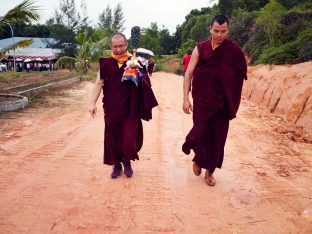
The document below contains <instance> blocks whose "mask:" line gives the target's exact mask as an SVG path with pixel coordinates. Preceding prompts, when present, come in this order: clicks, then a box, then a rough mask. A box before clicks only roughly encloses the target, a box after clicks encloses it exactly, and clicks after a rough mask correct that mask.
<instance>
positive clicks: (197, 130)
mask: <svg viewBox="0 0 312 234" xmlns="http://www.w3.org/2000/svg"><path fill="white" fill-rule="evenodd" d="M228 30H229V21H228V19H227V18H226V17H225V16H224V15H217V16H215V17H214V18H213V20H212V23H211V25H210V33H211V39H210V40H207V41H203V42H200V43H198V44H197V46H196V47H195V49H194V50H193V53H192V57H191V61H190V63H189V66H188V68H187V71H186V73H185V79H184V83H183V94H184V97H183V98H184V100H183V111H184V112H185V113H187V114H190V111H193V127H192V129H191V131H190V132H189V133H188V135H187V136H186V141H185V143H184V144H183V146H182V150H183V152H184V153H185V154H190V150H191V149H192V150H193V151H194V153H195V156H194V158H193V172H194V174H195V175H196V176H199V175H200V174H201V170H202V168H204V169H206V172H205V182H206V183H207V184H208V185H210V186H213V185H215V183H216V180H215V178H214V177H213V173H214V171H215V169H216V168H217V167H218V168H221V166H222V162H223V157H224V145H225V142H226V138H227V133H228V128H229V120H231V119H233V118H235V117H236V112H237V110H238V107H239V104H240V99H241V92H242V85H243V80H244V79H247V75H246V72H247V65H246V59H245V56H244V54H243V52H242V50H241V48H240V47H239V46H238V45H237V44H236V43H235V42H233V41H231V40H229V39H227V34H228ZM191 83H192V97H193V106H192V104H191V103H190V101H189V90H190V87H191Z"/></svg>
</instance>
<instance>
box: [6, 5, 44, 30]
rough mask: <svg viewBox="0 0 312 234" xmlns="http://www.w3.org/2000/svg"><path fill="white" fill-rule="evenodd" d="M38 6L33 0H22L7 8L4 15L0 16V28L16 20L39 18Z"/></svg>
mask: <svg viewBox="0 0 312 234" xmlns="http://www.w3.org/2000/svg"><path fill="white" fill-rule="evenodd" d="M39 10H40V8H39V7H38V6H36V5H35V1H34V0H24V1H23V2H22V3H21V4H19V5H17V6H16V7H14V8H13V9H11V10H9V11H8V12H7V13H6V14H5V15H4V16H0V29H1V28H3V27H4V26H5V25H8V24H14V23H16V22H20V21H22V22H27V23H28V22H31V21H36V20H38V19H39V14H38V11H39Z"/></svg>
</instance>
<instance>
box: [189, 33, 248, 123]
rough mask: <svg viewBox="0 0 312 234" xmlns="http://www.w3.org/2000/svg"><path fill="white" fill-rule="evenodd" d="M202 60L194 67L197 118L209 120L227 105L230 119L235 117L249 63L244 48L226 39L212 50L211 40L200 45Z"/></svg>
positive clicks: (194, 94)
mask: <svg viewBox="0 0 312 234" xmlns="http://www.w3.org/2000/svg"><path fill="white" fill-rule="evenodd" d="M197 48H198V51H199V61H198V64H197V66H196V68H195V70H194V78H193V92H192V95H193V100H194V119H199V120H203V119H207V118H208V117H210V116H212V115H213V114H214V113H216V111H218V109H220V108H222V107H225V108H226V109H227V110H228V112H229V117H230V119H233V118H235V117H236V113H237V110H238V107H239V104H240V100H241V92H242V86H243V80H244V79H247V75H246V74H247V64H246V59H245V56H244V53H243V52H242V50H241V48H240V47H239V46H238V45H237V44H236V43H235V42H233V41H231V40H229V39H226V40H225V41H224V42H223V43H222V44H221V45H220V46H219V47H217V48H216V49H215V50H212V47H211V41H210V40H208V41H204V42H200V43H198V44H197Z"/></svg>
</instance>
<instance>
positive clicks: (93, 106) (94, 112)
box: [89, 104, 97, 118]
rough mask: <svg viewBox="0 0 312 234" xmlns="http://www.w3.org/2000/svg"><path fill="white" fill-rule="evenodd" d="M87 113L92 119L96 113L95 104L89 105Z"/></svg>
mask: <svg viewBox="0 0 312 234" xmlns="http://www.w3.org/2000/svg"><path fill="white" fill-rule="evenodd" d="M89 112H90V114H91V116H92V118H94V117H95V116H96V112H97V108H96V104H91V105H90V108H89Z"/></svg>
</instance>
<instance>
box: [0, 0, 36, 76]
mask: <svg viewBox="0 0 312 234" xmlns="http://www.w3.org/2000/svg"><path fill="white" fill-rule="evenodd" d="M39 10H40V8H39V7H38V6H36V5H35V1H34V0H24V1H23V2H22V3H20V4H19V5H17V6H16V7H14V8H13V9H11V10H9V11H8V12H7V13H6V14H5V15H4V16H0V30H1V29H2V28H3V27H4V26H6V25H9V26H10V28H11V32H12V38H13V43H12V44H11V45H8V46H7V47H4V48H2V49H1V51H0V59H1V57H2V55H3V54H5V53H6V52H7V51H9V50H12V49H13V50H15V49H16V48H17V47H25V46H28V45H30V44H31V43H32V40H31V41H30V40H23V41H19V42H17V43H14V35H13V29H12V24H14V23H17V22H27V23H28V22H31V21H36V20H38V19H39V13H38V11H39ZM14 70H15V58H14Z"/></svg>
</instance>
